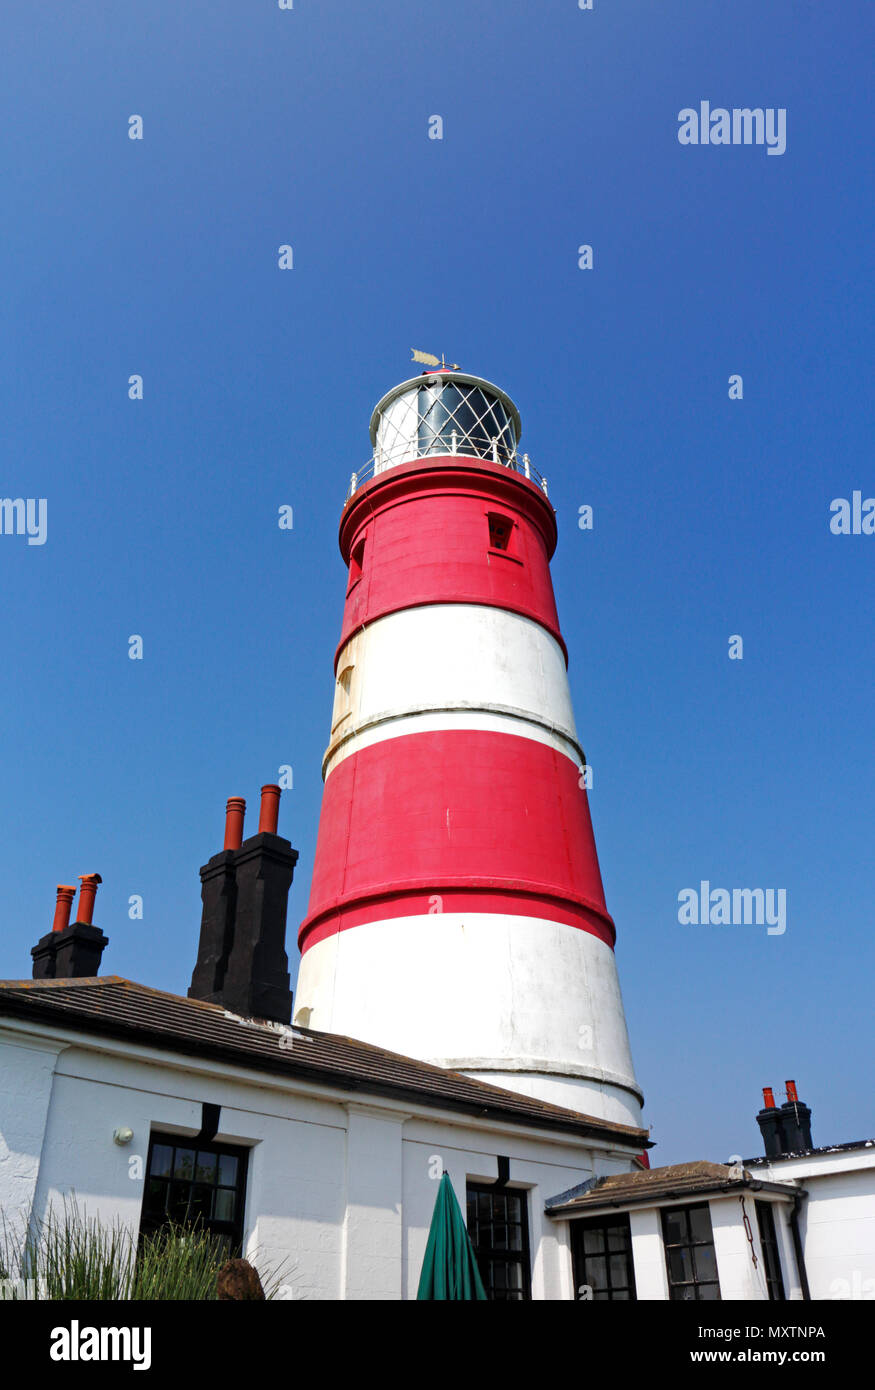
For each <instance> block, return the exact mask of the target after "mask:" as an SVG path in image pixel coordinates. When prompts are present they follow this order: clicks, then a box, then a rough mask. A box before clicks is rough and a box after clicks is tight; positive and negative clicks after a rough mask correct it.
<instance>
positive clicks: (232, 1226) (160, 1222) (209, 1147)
mask: <svg viewBox="0 0 875 1390" xmlns="http://www.w3.org/2000/svg"><path fill="white" fill-rule="evenodd" d="M158 1146H164V1147H170V1148H171V1149H172V1150H173V1151H174V1152H173V1154H172V1156H171V1161H170V1162H171V1176H170V1177H169V1178H164V1177H161V1176H157V1175H156V1176H155V1177H154V1178H153V1177H151V1172H150V1170H151V1167H152V1157H153V1154H154V1151H155V1149H156V1148H157V1147H158ZM177 1149H193V1150H194V1152H195V1155H197V1154H199V1153H209V1154H216V1155H218V1156H220V1157H221V1156H224V1157H229V1158H235V1159H236V1160H237V1171H236V1180H235V1182H234V1184H233V1186H232V1185H231V1184H229V1183H227V1184H226V1183H218V1182H213V1183H200V1184H198V1183H197V1181H196V1179H195V1178H192V1179H185V1178H175V1177H173V1170H174V1166H175V1162H176V1158H175V1151H176V1150H177ZM249 1154H250V1149H249V1148H248V1147H247V1146H246V1145H241V1144H224V1143H217V1142H216V1141H215V1140H213V1141H211V1142H209V1143H206V1142H201V1141H199V1140H198V1139H196V1138H193V1137H191V1136H187V1135H184V1134H173V1133H170V1132H169V1131H166V1130H153V1131H152V1132H151V1134H150V1135H149V1151H148V1154H147V1157H146V1172H145V1175H144V1179H143V1198H142V1202H141V1204H140V1223H139V1228H138V1238H139V1241H140V1242H141V1243H142V1241H143V1239H144V1237H147V1236H150V1235H153V1234H155V1233H156V1232H157V1231H160V1230H162V1229H164V1228H166V1227H167V1226H170V1225H172V1224H174V1222H178V1224H181V1225H184V1226H191V1227H192V1228H197V1229H200V1230H204V1231H208V1232H210V1234H212V1235H216V1236H219V1237H220V1238H222V1239H227V1240H228V1241H229V1242H230V1245H229V1248H228V1258H229V1259H231V1258H236V1257H239V1255H240V1254H241V1251H242V1249H243V1235H244V1229H245V1224H244V1223H245V1216H246V1189H247V1183H248V1178H249ZM216 1168H217V1172H218V1163H217V1165H216ZM196 1169H197V1157H195V1170H196ZM150 1181H155V1182H161V1183H164V1184H165V1185H166V1188H167V1189H168V1192H169V1189H170V1187H171V1186H172V1184H174V1183H181V1182H188V1184H189V1187H190V1188H194V1187H196V1186H201V1187H211V1188H212V1189H213V1190H214V1191H225V1192H228V1191H233V1192H234V1215H233V1218H232V1219H231V1220H229V1221H226V1220H223V1219H221V1218H218V1217H212V1216H211V1217H209V1218H208V1219H206V1220H204V1219H203V1218H201V1217H198V1218H196V1219H195V1220H193V1221H188V1220H183V1221H181V1222H179V1220H178V1218H174V1217H173V1216H171V1215H169V1214H168V1212H167V1193H165V1201H164V1215H163V1217H161V1218H160V1219H159V1218H153V1217H151V1216H149V1215H148V1214H147V1212H146V1203H147V1199H148V1196H149V1183H150ZM191 1197H192V1194H191V1192H189V1198H188V1207H189V1209H190V1207H191Z"/></svg>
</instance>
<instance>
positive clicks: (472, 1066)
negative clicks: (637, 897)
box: [295, 911, 642, 1126]
mask: <svg viewBox="0 0 875 1390" xmlns="http://www.w3.org/2000/svg"><path fill="white" fill-rule="evenodd" d="M566 981H567V985H568V987H567V988H563V987H562V982H566ZM364 982H367V984H366V985H365V984H364ZM556 982H560V983H559V985H558V987H557V986H556ZM295 1022H296V1023H298V1024H299V1025H301V1026H304V1027H311V1028H317V1029H320V1030H323V1031H326V1032H331V1033H341V1034H345V1035H346V1036H348V1037H353V1038H359V1039H361V1040H363V1041H364V1042H372V1043H375V1044H378V1045H379V1046H380V1047H385V1048H387V1049H388V1050H390V1051H394V1052H400V1053H402V1054H404V1055H405V1056H407V1057H415V1058H417V1059H419V1060H422V1061H426V1062H431V1063H433V1064H435V1065H436V1066H441V1067H447V1068H451V1069H452V1070H454V1071H462V1072H465V1073H466V1074H467V1075H469V1076H472V1077H474V1078H476V1079H477V1080H480V1081H486V1082H489V1083H491V1084H492V1085H495V1086H506V1087H507V1088H508V1089H509V1090H512V1091H518V1092H520V1093H522V1094H524V1095H527V1096H531V1097H533V1098H535V1099H538V1100H544V1101H549V1102H551V1103H552V1104H554V1105H562V1106H566V1107H567V1108H569V1109H572V1110H577V1111H579V1112H580V1113H582V1114H587V1115H592V1116H595V1117H596V1118H599V1119H604V1120H611V1121H614V1122H617V1123H621V1124H630V1125H635V1126H639V1125H640V1123H641V1104H642V1096H641V1092H640V1090H639V1089H638V1086H637V1083H636V1081H635V1076H634V1072H633V1067H632V1058H631V1054H630V1050H629V1039H628V1035H627V1032H626V1023H625V1018H624V1015H623V1004H622V1000H621V997H620V987H619V982H618V979H617V968H616V964H615V960H614V953H613V951H612V949H611V947H610V946H609V945H607V944H606V943H605V942H604V941H602V940H600V939H599V938H598V937H597V936H595V935H593V934H592V933H590V932H587V931H582V930H580V929H579V928H577V927H573V926H569V925H567V924H563V923H557V922H550V921H546V920H544V919H543V918H535V917H524V916H512V915H504V914H497V913H486V912H484V913H477V912H473V913H469V912H439V911H435V912H432V913H429V914H427V915H417V916H408V917H393V918H388V919H386V920H383V921H375V922H370V923H366V924H361V925H358V926H355V927H352V928H349V929H347V930H341V931H339V932H334V933H333V934H332V935H330V936H326V937H325V938H324V939H322V940H321V941H316V942H313V943H312V944H311V945H310V946H309V947H308V949H307V950H306V951H305V952H304V956H303V959H302V961H301V969H300V974H299V977H298V987H297V991H296V999H295Z"/></svg>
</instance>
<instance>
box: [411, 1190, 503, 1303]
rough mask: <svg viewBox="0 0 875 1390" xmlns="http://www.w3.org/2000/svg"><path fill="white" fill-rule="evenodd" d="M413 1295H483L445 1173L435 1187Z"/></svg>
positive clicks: (467, 1238)
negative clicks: (433, 1200)
mask: <svg viewBox="0 0 875 1390" xmlns="http://www.w3.org/2000/svg"><path fill="white" fill-rule="evenodd" d="M416 1297H417V1299H429V1298H431V1299H449V1298H459V1299H464V1298H469V1299H483V1300H484V1301H485V1299H486V1290H485V1289H484V1287H483V1280H482V1279H481V1278H480V1271H479V1270H478V1268H477V1258H476V1256H475V1254H474V1247H473V1245H472V1244H471V1237H470V1236H469V1235H468V1230H467V1227H466V1226H465V1222H464V1220H463V1219H462V1213H461V1211H460V1210H459V1203H458V1202H457V1201H456V1194H455V1192H454V1191H453V1184H452V1183H451V1182H450V1179H449V1175H448V1174H447V1173H444V1175H443V1177H442V1178H441V1182H440V1187H439V1188H438V1194H437V1199H436V1201H435V1204H434V1214H433V1216H432V1218H431V1229H430V1231H429V1233H428V1244H427V1245H426V1247H425V1257H424V1259H423V1261H422V1273H421V1275H420V1276H419V1291H418V1292H417V1295H416Z"/></svg>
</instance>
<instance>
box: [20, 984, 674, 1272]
mask: <svg viewBox="0 0 875 1390" xmlns="http://www.w3.org/2000/svg"><path fill="white" fill-rule="evenodd" d="M0 1130H2V1140H0V1209H2V1212H3V1215H4V1217H5V1219H6V1220H7V1222H9V1221H12V1222H17V1223H19V1225H21V1223H27V1222H28V1221H29V1220H30V1219H31V1217H32V1216H34V1217H36V1218H43V1217H45V1215H46V1214H47V1212H48V1211H49V1209H50V1208H53V1209H54V1210H55V1211H58V1210H60V1209H61V1207H62V1204H63V1199H64V1197H65V1196H67V1197H69V1195H70V1194H75V1195H76V1198H77V1202H78V1203H79V1205H80V1208H84V1209H85V1211H86V1213H87V1214H88V1215H89V1216H99V1217H100V1219H101V1220H102V1221H105V1222H107V1223H111V1222H113V1221H115V1220H116V1219H118V1221H120V1222H121V1223H123V1224H124V1226H125V1227H126V1228H127V1229H128V1230H130V1231H131V1233H132V1234H136V1233H137V1232H138V1230H140V1229H151V1227H152V1225H154V1224H155V1222H156V1221H160V1219H162V1217H163V1216H164V1215H165V1214H166V1213H168V1212H169V1214H171V1215H172V1214H174V1213H175V1214H177V1215H180V1216H181V1215H185V1214H186V1213H187V1214H188V1215H189V1216H193V1215H195V1214H197V1213H205V1214H206V1220H207V1222H208V1224H209V1225H210V1226H211V1228H212V1229H214V1230H217V1231H218V1232H219V1233H221V1234H226V1235H227V1236H228V1238H229V1242H230V1243H231V1244H233V1245H234V1246H239V1248H241V1249H242V1251H243V1253H244V1254H246V1255H249V1256H250V1257H251V1258H252V1260H253V1263H255V1264H256V1265H257V1267H258V1268H259V1269H260V1270H262V1271H264V1270H267V1269H269V1268H274V1269H277V1268H280V1267H281V1277H282V1284H283V1286H284V1289H285V1291H286V1292H285V1294H284V1296H286V1297H291V1298H310V1299H403V1298H415V1297H416V1290H417V1285H418V1282H419V1275H420V1270H421V1266H422V1257H423V1253H424V1250H425V1243H426V1238H427V1235H428V1229H429V1225H430V1222H431V1216H432V1211H433V1208H434V1202H435V1197H436V1194H437V1188H438V1180H439V1178H440V1176H441V1173H442V1172H443V1171H444V1170H446V1171H447V1172H448V1173H449V1174H450V1177H451V1179H452V1182H453V1186H454V1189H455V1192H456V1195H457V1197H458V1200H459V1203H460V1206H461V1208H462V1211H463V1212H464V1211H466V1210H467V1211H468V1212H469V1225H473V1224H474V1222H475V1221H476V1223H477V1225H478V1229H479V1237H478V1248H479V1252H480V1260H481V1267H483V1266H484V1265H491V1267H492V1268H491V1280H492V1283H493V1284H495V1285H496V1286H497V1287H502V1286H504V1285H506V1286H507V1289H508V1294H509V1295H510V1296H511V1297H520V1298H528V1297H531V1298H534V1299H570V1298H572V1297H573V1285H572V1265H571V1256H570V1251H569V1247H568V1223H567V1222H566V1221H554V1220H552V1219H550V1217H548V1216H547V1215H546V1213H545V1204H546V1201H547V1199H548V1198H549V1197H550V1196H551V1195H552V1194H553V1193H555V1192H559V1191H562V1190H563V1189H566V1188H569V1187H571V1186H574V1185H576V1184H578V1183H580V1182H583V1181H585V1180H587V1179H589V1178H592V1177H597V1176H602V1175H605V1174H610V1173H621V1172H625V1171H627V1170H628V1169H629V1168H630V1167H633V1166H634V1164H635V1162H636V1158H635V1156H636V1154H638V1153H640V1152H641V1149H642V1147H643V1145H644V1144H645V1143H646V1142H647V1139H646V1134H645V1133H644V1132H643V1131H641V1130H638V1129H634V1128H631V1127H628V1126H623V1125H619V1124H615V1123H611V1122H607V1121H600V1120H590V1119H587V1118H586V1117H585V1116H581V1115H579V1114H576V1113H574V1112H572V1111H568V1110H563V1109H560V1108H559V1107H556V1106H552V1105H549V1104H546V1103H544V1102H541V1101H536V1100H532V1099H530V1098H528V1097H525V1096H520V1095H515V1094H513V1093H512V1092H510V1091H506V1090H500V1089H498V1088H497V1087H493V1086H487V1085H484V1084H482V1083H480V1082H477V1081H473V1080H470V1079H469V1078H467V1077H464V1076H462V1075H460V1074H457V1073H453V1072H448V1071H444V1070H442V1069H440V1068H438V1067H432V1066H428V1065H427V1064H425V1063H422V1062H417V1061H412V1060H410V1059H407V1058H404V1057H398V1056H395V1055H393V1054H391V1053H388V1052H385V1051H383V1050H381V1049H379V1048H376V1047H372V1046H369V1045H367V1044H365V1043H360V1042H355V1041H352V1040H350V1039H347V1038H342V1037H338V1036H335V1035H329V1034H320V1033H316V1032H312V1031H309V1030H305V1029H300V1028H293V1027H289V1026H284V1025H279V1024H265V1023H254V1022H253V1021H251V1020H246V1019H241V1018H238V1017H235V1016H233V1015H230V1014H229V1013H227V1012H226V1011H225V1010H224V1009H223V1008H222V1007H221V1006H220V1005H215V1004H205V1003H202V1002H199V1001H195V1000H191V999H183V998H180V997H178V996H175V995H170V994H163V993H160V992H158V991H155V990H150V989H146V988H145V987H143V986H141V985H136V984H131V983H129V982H127V981H125V980H121V979H119V978H118V977H115V976H105V977H100V978H98V979H94V978H84V979H56V980H44V981H30V980H27V981H7V982H4V983H3V984H0ZM126 1131H132V1137H131V1138H130V1141H129V1142H128V1143H125V1144H119V1143H118V1142H116V1139H115V1138H114V1136H116V1135H118V1137H120V1138H122V1139H124V1138H125V1137H126V1134H125V1132H126ZM195 1155H197V1157H195ZM173 1165H175V1167H174V1166H173ZM192 1170H193V1171H192ZM174 1171H175V1172H178V1173H179V1177H178V1178H175V1177H174V1176H173V1173H174ZM192 1177H194V1178H196V1179H197V1178H199V1179H202V1181H200V1182H192ZM490 1227H491V1230H490ZM506 1230H507V1231H509V1236H508V1239H507V1240H505V1231H506ZM508 1243H509V1244H510V1246H511V1247H513V1246H516V1248H510V1249H502V1248H501V1247H502V1245H506V1244H508ZM491 1244H494V1247H495V1248H494V1250H492V1251H491V1252H490V1246H491ZM489 1273H490V1271H489V1270H487V1277H489Z"/></svg>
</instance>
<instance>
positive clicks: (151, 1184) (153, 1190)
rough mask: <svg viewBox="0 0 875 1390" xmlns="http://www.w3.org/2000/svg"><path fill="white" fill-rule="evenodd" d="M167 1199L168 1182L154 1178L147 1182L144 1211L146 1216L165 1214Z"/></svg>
mask: <svg viewBox="0 0 875 1390" xmlns="http://www.w3.org/2000/svg"><path fill="white" fill-rule="evenodd" d="M166 1201H167V1183H166V1182H156V1180H155V1179H154V1178H150V1180H149V1181H148V1182H147V1183H146V1191H145V1194H144V1198H143V1212H144V1214H145V1215H146V1216H153V1217H154V1216H163V1215H164V1205H165V1202H166Z"/></svg>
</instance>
